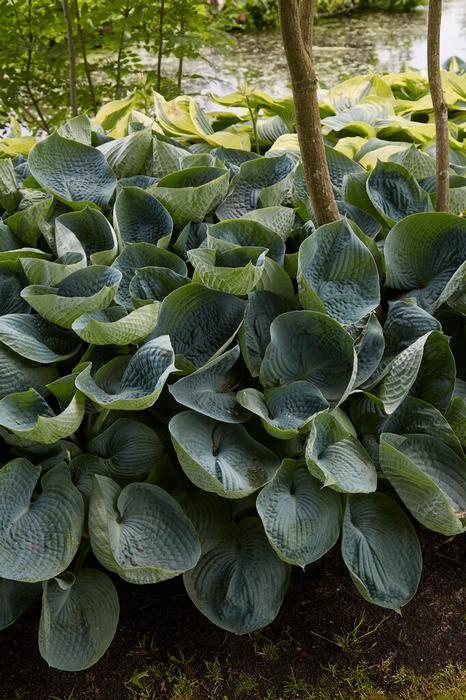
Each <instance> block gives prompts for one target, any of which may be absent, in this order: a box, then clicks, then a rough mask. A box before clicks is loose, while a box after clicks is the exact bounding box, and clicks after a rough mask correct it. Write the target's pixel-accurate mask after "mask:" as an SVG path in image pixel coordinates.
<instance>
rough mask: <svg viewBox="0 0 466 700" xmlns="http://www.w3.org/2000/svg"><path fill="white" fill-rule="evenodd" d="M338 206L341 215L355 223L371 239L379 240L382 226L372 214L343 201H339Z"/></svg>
mask: <svg viewBox="0 0 466 700" xmlns="http://www.w3.org/2000/svg"><path fill="white" fill-rule="evenodd" d="M337 206H338V211H339V212H340V214H341V215H342V216H344V217H347V218H348V219H350V220H351V221H354V223H355V224H356V225H357V226H359V228H360V229H361V231H362V232H363V233H364V234H365V235H366V236H368V237H369V238H377V236H378V235H379V233H380V232H381V230H382V226H381V224H380V223H379V221H378V220H377V219H375V218H374V217H373V216H372V215H371V214H369V213H368V212H367V211H363V210H362V209H360V208H359V207H357V206H355V205H354V204H349V203H348V202H345V201H343V200H341V199H339V200H337Z"/></svg>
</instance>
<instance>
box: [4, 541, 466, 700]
mask: <svg viewBox="0 0 466 700" xmlns="http://www.w3.org/2000/svg"><path fill="white" fill-rule="evenodd" d="M419 534H420V537H421V542H422V545H423V552H424V574H423V577H422V581H421V586H420V589H419V592H418V594H417V596H416V597H415V599H414V600H413V601H412V602H411V603H409V604H408V605H407V606H406V607H405V608H404V610H403V615H402V616H399V615H397V614H396V613H393V612H391V611H386V610H382V609H381V608H378V607H376V606H372V605H369V604H367V603H365V602H364V601H363V600H362V599H361V597H360V596H359V594H358V593H357V592H356V590H355V588H354V586H353V584H352V583H351V580H350V578H349V576H348V574H347V572H346V570H345V567H344V565H343V563H342V560H341V557H340V555H339V552H338V549H337V548H334V550H333V551H332V552H330V553H329V554H328V555H327V556H326V557H324V558H323V559H321V560H320V561H319V562H316V563H315V564H313V565H311V566H309V567H308V568H307V570H306V572H305V573H302V572H300V571H299V570H295V571H294V574H293V576H292V579H291V583H290V588H289V591H288V594H287V597H286V599H285V603H284V605H283V608H282V611H281V613H280V614H279V616H278V618H277V619H276V620H275V622H274V623H273V624H272V625H270V627H268V628H267V629H266V630H265V631H264V633H263V634H264V635H265V636H266V637H267V638H268V639H269V640H279V639H283V635H284V634H286V635H288V636H287V638H288V639H292V643H288V644H284V645H283V646H281V647H280V653H279V654H278V658H277V659H275V660H273V661H271V660H270V659H267V658H263V656H262V655H258V654H257V653H256V654H255V653H254V649H256V650H257V646H255V644H256V645H257V639H263V637H262V638H260V637H259V638H258V637H256V641H255V640H254V638H251V637H246V638H243V637H236V636H235V635H233V634H229V633H226V632H224V631H223V630H221V629H218V628H216V627H215V626H214V625H212V624H211V623H210V622H209V621H208V620H207V619H206V618H205V617H203V616H202V615H201V614H200V613H199V612H198V611H197V609H196V608H195V607H194V606H193V604H192V603H191V601H190V600H189V598H188V596H187V595H186V593H185V592H184V588H183V583H182V580H181V578H178V579H176V580H172V581H168V582H165V583H162V584H158V585H157V586H141V587H137V586H130V585H127V584H125V583H124V582H122V581H119V582H116V583H117V586H118V589H119V593H120V601H121V617H120V625H119V629H118V631H117V635H116V637H115V640H114V642H113V644H112V646H111V647H110V650H109V651H108V652H107V654H106V655H105V656H104V658H103V659H102V660H101V661H100V662H99V663H98V664H97V665H96V666H94V667H93V668H91V669H89V670H87V671H82V672H80V673H64V672H60V671H55V670H53V669H50V668H48V667H47V665H46V664H45V662H44V661H43V660H42V659H41V657H40V655H39V652H38V649H37V626H38V619H39V606H38V605H36V606H35V607H33V608H31V609H30V610H29V611H28V612H26V613H25V614H24V615H23V616H22V617H21V618H20V619H19V620H18V621H17V622H16V624H15V625H13V626H12V627H9V628H8V629H6V630H4V631H3V632H1V633H0V664H1V666H0V669H1V676H0V677H1V683H0V698H2V700H3V699H6V700H14V699H15V698H21V700H49V698H51V697H53V696H55V697H58V698H60V699H61V698H64V699H66V698H67V697H68V696H70V694H71V693H72V692H73V693H74V698H78V699H79V700H123V699H124V700H127V698H128V697H135V696H132V695H129V691H128V689H127V687H125V685H124V683H125V681H127V680H128V679H129V678H130V677H131V675H132V674H133V672H134V670H135V668H136V667H141V663H142V662H144V661H145V662H146V663H147V664H151V663H154V662H155V660H154V659H151V658H150V654H151V653H154V654H155V655H156V656H157V662H158V663H161V662H164V660H166V659H169V658H170V655H174V654H175V655H178V657H179V655H180V652H181V653H182V654H183V655H184V657H186V658H189V657H195V659H197V660H198V663H199V664H202V665H203V667H204V668H205V660H213V659H215V657H218V659H219V661H220V663H221V664H222V665H223V664H225V668H226V671H227V675H228V677H229V679H230V680H229V682H230V681H231V679H234V677H235V674H236V675H238V674H242V673H245V672H246V673H248V674H251V675H252V676H253V677H255V678H258V679H260V681H259V685H258V687H257V689H256V692H255V693H253V694H252V695H244V696H241V694H240V693H238V692H236V691H235V692H233V691H232V692H231V693H229V692H228V688H227V689H225V687H223V688H222V692H221V694H220V695H219V696H218V697H219V698H224V697H227V698H230V697H232V698H233V697H253V698H262V697H263V693H264V694H265V692H266V690H267V688H269V690H270V684H273V687H280V679H281V677H282V679H283V678H286V677H288V676H289V672H290V667H292V668H293V669H294V672H295V673H296V675H297V676H298V675H299V676H300V677H302V678H305V679H306V680H308V681H314V680H317V679H318V678H319V674H321V673H322V666H327V667H328V665H329V664H333V663H335V664H343V665H344V664H346V665H350V666H351V665H352V664H356V663H358V662H360V661H361V659H363V660H364V662H367V663H368V664H374V665H376V666H377V667H378V668H380V669H381V671H380V672H381V673H383V668H384V667H387V664H388V665H389V666H390V668H392V669H393V668H399V667H400V666H407V667H409V668H413V669H415V670H416V672H417V673H431V672H432V671H434V670H435V669H437V668H438V667H439V666H445V665H446V664H447V663H448V662H462V663H464V662H466V577H465V566H464V565H465V560H466V557H465V555H466V540H465V538H461V537H456V538H454V539H447V538H445V537H442V536H440V535H433V534H432V533H426V532H425V531H421V532H420V533H419ZM362 614H364V615H365V618H364V623H363V625H362V627H361V629H362V630H363V631H364V630H370V629H373V628H374V627H375V626H376V625H377V624H378V623H379V622H381V620H382V618H383V617H384V616H387V619H385V620H384V621H383V622H382V624H381V625H380V627H379V628H378V629H377V630H376V631H375V632H374V633H372V634H369V635H368V636H367V637H366V638H365V639H363V640H362V641H361V642H360V643H359V644H351V643H350V644H349V648H346V649H345V650H343V649H341V648H340V647H339V646H338V645H337V644H335V643H331V642H329V641H326V640H324V639H322V638H320V637H318V636H316V635H315V634H313V633H317V634H319V635H323V636H325V637H327V638H329V639H332V638H333V635H334V634H340V633H345V632H348V631H350V630H352V629H354V626H355V622H357V621H358V620H359V619H361V615H362ZM144 638H145V639H146V640H147V639H149V640H150V639H152V638H153V639H154V640H155V643H156V645H157V649H156V650H155V651H154V649H152V652H149V656H148V658H145V659H142V660H141V657H139V658H138V655H137V652H135V651H134V650H135V649H136V650H137V649H138V644H139V648H140V641H141V639H144ZM333 639H334V638H333ZM141 653H143V654H144V653H146V655H147V652H141ZM194 663H197V661H196V662H194ZM262 682H263V685H262ZM157 687H158V690H157V691H156V695H152V696H150V697H154V698H156V697H157V698H158V697H160V698H171V697H172V696H171V695H170V690H169V682H168V685H167V684H165V682H164V681H163V680H162V682H161V683H160V684H159V685H158V686H157ZM232 687H233V686H232ZM141 697H142V696H141ZM144 697H146V696H144ZM177 697H179V696H177ZM190 697H194V698H196V700H197V698H204V697H207V696H206V695H204V694H203V691H202V690H199V694H198V695H197V694H195V695H193V696H190ZM295 697H300V696H298V695H297V696H295Z"/></svg>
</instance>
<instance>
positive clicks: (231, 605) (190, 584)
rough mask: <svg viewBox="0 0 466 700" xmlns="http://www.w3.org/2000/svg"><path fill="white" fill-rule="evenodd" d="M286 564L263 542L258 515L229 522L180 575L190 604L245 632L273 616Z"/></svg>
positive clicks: (285, 578)
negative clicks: (209, 546)
mask: <svg viewBox="0 0 466 700" xmlns="http://www.w3.org/2000/svg"><path fill="white" fill-rule="evenodd" d="M289 575H290V567H289V566H288V565H287V564H285V562H283V561H281V560H280V559H279V558H278V557H277V555H276V554H275V552H274V551H273V549H272V547H271V546H270V544H269V543H268V541H267V537H266V536H265V533H264V528H263V526H262V523H261V521H260V520H259V518H255V517H248V518H244V519H243V520H241V521H240V522H239V523H238V524H236V523H231V524H230V526H229V528H227V529H226V530H225V531H224V533H223V535H222V539H221V540H220V542H219V543H218V544H217V545H216V546H215V547H213V548H212V549H210V550H209V551H208V552H207V553H205V554H204V555H203V556H202V557H201V559H200V560H199V563H198V564H197V566H196V567H195V568H194V569H193V570H192V571H189V572H187V573H186V574H184V576H183V579H184V584H185V586H186V590H187V593H188V595H189V597H190V598H191V600H192V602H193V603H194V605H195V606H196V607H197V608H198V609H199V610H200V611H201V612H202V613H203V614H204V615H205V616H206V617H207V618H208V619H209V620H210V621H211V622H213V623H214V624H216V625H218V626H219V627H221V628H222V629H226V630H228V631H229V632H234V633H235V634H248V633H250V632H254V630H257V629H260V628H262V627H265V626H266V625H268V624H270V623H271V622H272V621H273V620H274V619H275V617H276V616H277V615H278V611H279V610H280V607H281V604H282V602H283V598H284V596H285V593H286V589H287V588H288V580H289Z"/></svg>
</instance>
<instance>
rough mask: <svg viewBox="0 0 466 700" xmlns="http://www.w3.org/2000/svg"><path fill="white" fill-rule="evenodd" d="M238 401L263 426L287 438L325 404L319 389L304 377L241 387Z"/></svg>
mask: <svg viewBox="0 0 466 700" xmlns="http://www.w3.org/2000/svg"><path fill="white" fill-rule="evenodd" d="M237 398H238V402H239V403H240V404H241V405H242V406H244V408H246V409H248V410H249V411H251V412H252V413H255V414H256V415H257V416H259V417H260V419H261V422H262V425H263V426H264V428H265V430H266V431H267V432H268V433H269V434H270V435H272V437H276V438H279V439H282V440H290V439H291V438H293V437H296V436H297V435H298V432H299V431H300V430H302V429H303V428H305V427H306V425H307V423H308V422H309V420H310V418H311V417H312V416H313V415H314V413H317V412H318V411H323V410H325V409H326V408H328V403H327V401H326V400H325V398H324V397H323V396H322V394H321V392H320V390H319V389H318V388H317V387H316V386H314V385H313V384H310V383H309V382H306V381H296V382H291V384H286V385H285V386H279V387H272V388H270V389H264V393H263V394H262V393H261V392H260V391H258V390H257V389H242V390H241V391H240V392H238V397H237Z"/></svg>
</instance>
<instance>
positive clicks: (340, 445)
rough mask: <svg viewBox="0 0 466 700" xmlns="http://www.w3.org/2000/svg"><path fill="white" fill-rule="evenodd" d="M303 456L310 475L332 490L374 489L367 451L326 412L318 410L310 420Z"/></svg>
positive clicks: (367, 491)
mask: <svg viewBox="0 0 466 700" xmlns="http://www.w3.org/2000/svg"><path fill="white" fill-rule="evenodd" d="M305 456H306V464H307V466H308V469H309V471H310V472H311V474H313V475H314V476H315V477H316V478H317V479H319V481H322V482H323V484H324V486H330V488H332V489H335V491H342V492H345V493H370V492H372V491H375V489H376V488H377V473H376V470H375V466H374V464H373V462H372V460H371V458H370V456H369V454H368V453H367V452H366V450H365V449H364V447H363V446H362V445H361V443H360V442H359V441H358V440H357V439H356V438H355V437H354V436H353V435H351V434H350V433H349V432H348V431H347V430H346V428H345V427H344V426H343V424H342V423H341V422H340V421H339V420H337V418H335V416H333V415H331V414H329V413H318V414H317V415H316V416H314V418H313V419H312V420H311V423H310V431H309V437H308V440H307V443H306V452H305Z"/></svg>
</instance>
